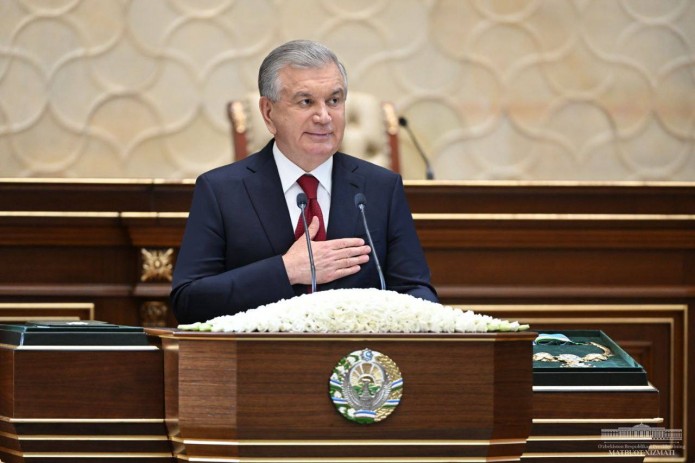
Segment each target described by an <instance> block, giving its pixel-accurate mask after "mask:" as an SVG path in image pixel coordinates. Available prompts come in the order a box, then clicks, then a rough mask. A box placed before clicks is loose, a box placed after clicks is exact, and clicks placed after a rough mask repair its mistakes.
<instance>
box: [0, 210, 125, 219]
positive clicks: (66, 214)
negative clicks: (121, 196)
mask: <svg viewBox="0 0 695 463" xmlns="http://www.w3.org/2000/svg"><path fill="white" fill-rule="evenodd" d="M119 215H120V214H119V213H118V212H96V211H95V212H90V211H0V218H2V217H50V218H56V217H59V218H67V219H117V218H118V217H119Z"/></svg>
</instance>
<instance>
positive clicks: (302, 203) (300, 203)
mask: <svg viewBox="0 0 695 463" xmlns="http://www.w3.org/2000/svg"><path fill="white" fill-rule="evenodd" d="M308 203H309V200H308V199H307V197H306V194H305V193H298V194H297V207H298V208H299V209H301V211H302V223H303V224H304V236H305V237H306V249H307V251H308V252H309V267H310V268H311V293H312V294H313V293H315V292H316V266H315V265H314V252H313V251H312V250H311V236H310V235H309V226H308V225H307V223H306V206H307V204H308Z"/></svg>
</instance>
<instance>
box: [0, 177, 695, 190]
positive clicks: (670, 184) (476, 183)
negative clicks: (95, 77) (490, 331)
mask: <svg viewBox="0 0 695 463" xmlns="http://www.w3.org/2000/svg"><path fill="white" fill-rule="evenodd" d="M0 183H16V184H31V183H45V184H51V183H55V184H72V183H74V184H96V185H119V184H124V185H153V184H154V185H194V184H195V178H184V179H168V178H158V177H151V178H141V177H131V178H128V177H120V178H97V177H75V178H64V177H39V178H36V177H0ZM404 183H405V185H406V186H427V187H431V186H433V185H434V186H451V187H466V186H471V187H481V186H483V187H485V186H490V187H614V188H635V187H640V188H645V187H651V188H653V187H660V188H695V182H688V181H630V180H625V181H623V180H621V181H574V180H429V181H427V180H404Z"/></svg>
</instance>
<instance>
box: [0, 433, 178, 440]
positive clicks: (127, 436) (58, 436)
mask: <svg viewBox="0 0 695 463" xmlns="http://www.w3.org/2000/svg"><path fill="white" fill-rule="evenodd" d="M0 435H3V436H5V437H12V436H14V437H13V438H14V439H16V440H18V441H168V440H169V436H166V435H161V436H159V435H151V436H150V435H133V434H124V435H106V434H105V435H97V434H95V435H89V436H78V435H69V434H41V435H28V436H18V435H16V434H7V433H3V432H0Z"/></svg>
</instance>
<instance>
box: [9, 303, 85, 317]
mask: <svg viewBox="0 0 695 463" xmlns="http://www.w3.org/2000/svg"><path fill="white" fill-rule="evenodd" d="M3 310H19V311H27V312H31V311H48V312H50V311H58V310H74V311H84V312H85V313H86V314H87V317H88V318H87V320H94V310H95V305H94V303H92V302H0V313H1V312H2V311H3ZM29 320H52V321H61V320H65V321H72V320H83V319H82V318H80V317H79V315H50V316H44V315H30V316H24V315H22V316H15V315H0V321H3V322H15V321H16V322H20V321H29Z"/></svg>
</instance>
